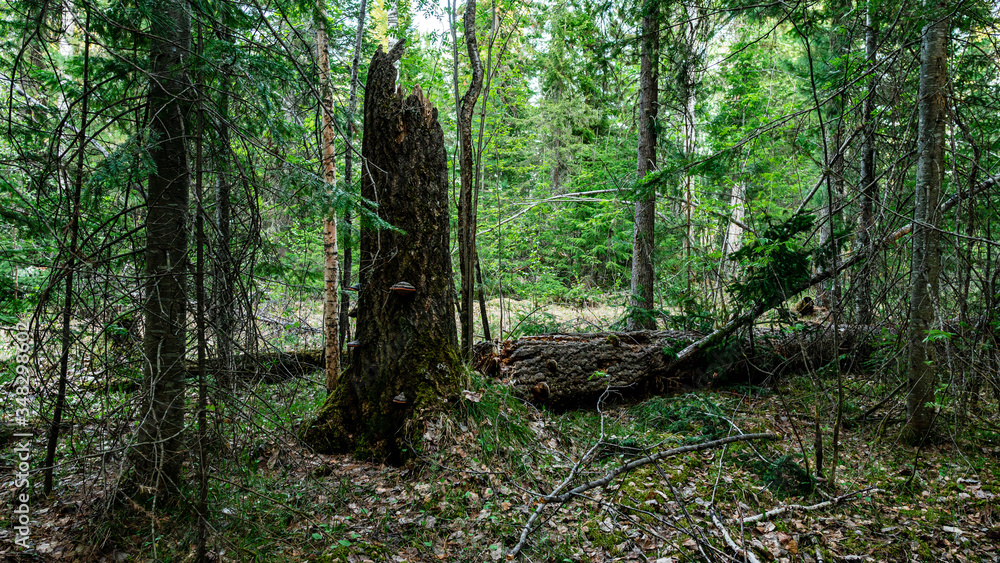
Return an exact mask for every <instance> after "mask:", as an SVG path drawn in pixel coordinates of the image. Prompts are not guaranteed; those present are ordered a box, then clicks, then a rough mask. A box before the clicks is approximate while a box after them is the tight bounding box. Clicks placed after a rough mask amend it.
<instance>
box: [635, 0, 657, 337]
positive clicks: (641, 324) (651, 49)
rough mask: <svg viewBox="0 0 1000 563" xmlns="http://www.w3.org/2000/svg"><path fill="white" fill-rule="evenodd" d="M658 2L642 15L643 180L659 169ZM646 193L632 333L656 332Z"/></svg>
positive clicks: (650, 1)
mask: <svg viewBox="0 0 1000 563" xmlns="http://www.w3.org/2000/svg"><path fill="white" fill-rule="evenodd" d="M659 14H660V8H659V1H658V0H647V1H646V2H645V4H644V6H643V15H642V54H641V55H640V60H639V123H638V127H639V149H638V165H637V171H638V177H639V179H642V178H643V177H645V176H646V174H647V173H648V172H650V171H652V170H654V169H655V168H656V113H657V110H658V105H659V104H658V103H657V98H658V95H659V94H658V84H659V71H658V68H659V63H658V61H659V52H660V30H659V19H660V18H659ZM645 189H646V190H648V192H647V193H644V194H642V195H640V196H639V199H638V200H637V201H636V203H635V232H634V234H633V237H632V284H631V297H630V299H629V305H630V307H631V311H629V315H628V321H627V327H628V329H629V330H639V329H652V328H656V318H655V317H654V316H653V313H652V310H653V303H654V302H653V282H654V281H655V278H654V277H653V248H654V239H653V225H654V220H655V217H656V192H655V191H654V190H653V189H652V188H651V187H646V188H645Z"/></svg>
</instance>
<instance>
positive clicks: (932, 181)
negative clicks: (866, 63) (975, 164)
mask: <svg viewBox="0 0 1000 563" xmlns="http://www.w3.org/2000/svg"><path fill="white" fill-rule="evenodd" d="M949 31H950V24H949V20H948V19H947V18H945V19H942V20H939V21H936V22H932V23H929V24H927V25H926V26H925V27H924V29H923V32H922V35H923V37H922V39H921V45H920V98H919V99H920V101H919V105H918V120H919V121H918V125H917V128H918V133H917V153H918V156H917V176H916V186H915V207H914V210H913V253H912V259H911V261H910V309H909V326H908V329H907V342H908V350H907V359H908V361H909V368H908V384H909V392H908V393H907V396H906V414H907V419H908V421H907V426H906V429H905V432H904V438H905V439H906V440H907V441H909V442H911V443H918V442H920V441H921V440H923V438H924V437H925V436H926V435H927V434H928V432H930V430H931V427H932V423H933V419H934V416H935V412H936V411H935V409H934V407H933V406H932V404H933V402H934V391H935V389H934V388H935V386H936V385H937V369H938V367H937V366H936V365H935V361H934V360H935V356H934V352H933V348H932V343H931V342H930V341H929V340H928V331H929V330H930V329H931V327H932V325H933V322H934V310H935V305H936V302H937V289H938V274H939V273H940V270H941V250H940V248H939V246H938V239H939V235H938V230H937V229H938V224H939V222H940V218H941V214H940V212H939V209H938V206H939V202H940V199H941V184H942V179H943V175H944V132H945V122H946V121H947V98H946V95H947V86H948V38H949Z"/></svg>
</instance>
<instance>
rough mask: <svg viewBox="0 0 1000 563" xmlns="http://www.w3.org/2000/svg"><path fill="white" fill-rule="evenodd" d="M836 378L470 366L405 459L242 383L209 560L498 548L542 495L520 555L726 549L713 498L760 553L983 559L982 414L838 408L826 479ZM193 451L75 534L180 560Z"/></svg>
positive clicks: (991, 492)
mask: <svg viewBox="0 0 1000 563" xmlns="http://www.w3.org/2000/svg"><path fill="white" fill-rule="evenodd" d="M835 382H836V380H835V379H834V377H832V376H820V375H814V376H807V375H804V376H800V377H789V378H786V380H785V381H783V382H782V383H781V384H779V385H776V386H773V387H771V388H756V387H754V388H741V389H729V390H714V391H713V390H708V391H696V392H690V393H685V394H682V395H677V396H665V397H651V398H649V399H647V400H646V401H643V402H640V403H637V404H632V405H623V406H604V407H603V408H602V410H601V412H598V411H595V410H573V411H567V412H553V411H546V410H538V409H536V408H535V407H533V406H531V405H530V404H527V403H525V402H523V401H522V400H520V399H518V398H517V397H516V396H515V395H514V394H513V392H512V391H511V389H510V388H509V387H507V386H505V385H502V384H499V383H497V382H495V381H493V380H490V379H486V378H480V377H478V376H475V377H473V378H472V381H471V385H470V386H471V389H468V390H466V391H465V392H463V397H464V398H463V400H462V401H461V402H460V406H459V407H458V408H457V409H456V410H455V411H454V412H453V413H452V418H451V421H450V422H449V423H447V424H445V425H444V426H447V427H448V428H450V430H449V432H448V433H446V434H447V436H448V439H449V440H450V442H449V443H448V444H446V445H443V447H440V448H437V449H436V450H435V453H434V455H433V457H425V458H422V459H419V460H416V461H415V462H413V463H410V464H408V465H406V466H403V467H390V466H385V465H381V464H373V463H366V462H359V461H355V460H353V459H351V458H350V457H348V456H317V455H314V454H312V453H311V452H309V451H308V449H307V448H304V447H302V445H301V444H300V443H298V442H297V440H296V434H295V432H294V430H295V428H296V427H297V425H298V424H300V423H301V421H302V420H305V419H307V418H308V415H309V414H310V413H312V412H315V409H316V408H318V405H319V404H320V403H321V401H322V396H323V395H324V393H323V391H322V389H321V388H320V387H319V385H318V383H317V384H306V383H304V382H302V381H298V382H296V381H287V382H283V383H280V384H276V385H271V386H266V387H261V386H258V387H255V388H253V392H251V393H248V394H247V396H246V397H244V399H245V400H246V405H247V409H246V413H245V414H246V416H245V417H238V416H234V417H233V419H232V420H230V421H229V422H228V423H227V424H228V426H226V425H223V426H222V427H221V429H220V430H219V434H218V435H217V436H216V439H217V440H218V443H219V446H218V447H217V448H215V449H214V450H213V456H214V457H213V461H212V471H211V474H210V478H209V486H210V488H209V503H208V504H209V513H208V520H209V522H211V525H212V527H211V531H210V535H209V538H210V539H209V545H210V548H211V550H212V552H213V553H215V554H217V555H219V556H221V557H222V558H224V559H231V560H248V561H299V560H310V561H393V560H396V561H442V560H444V561H456V562H479V561H501V560H503V559H504V556H503V554H502V552H503V550H505V549H509V548H511V547H512V546H514V545H515V544H516V543H517V541H518V539H519V537H520V533H521V529H522V526H523V525H524V523H525V522H526V520H527V518H528V516H529V515H530V514H531V513H532V512H534V511H536V510H541V511H542V516H543V517H542V518H540V519H539V522H540V526H539V528H538V529H537V530H535V531H534V532H533V533H532V534H530V535H529V539H528V542H527V543H526V545H525V546H524V548H523V554H524V555H525V556H526V558H528V559H525V560H529V559H530V560H533V561H553V562H563V561H593V560H600V559H602V558H603V559H611V558H618V559H620V560H622V561H640V560H643V559H642V558H646V560H656V559H658V558H664V557H669V558H673V560H675V561H699V560H702V559H700V555H699V553H700V552H699V551H698V550H697V542H695V540H693V539H692V537H693V535H694V536H697V537H699V538H702V539H701V540H699V541H708V542H709V543H711V544H712V545H713V546H715V549H725V547H724V544H723V542H722V540H721V536H720V534H719V532H718V530H717V528H716V527H715V526H714V524H713V523H712V515H713V514H714V515H716V516H718V517H719V518H721V519H722V520H724V521H725V522H727V523H728V524H727V525H728V532H729V533H730V534H731V535H732V536H733V537H735V538H740V537H741V536H740V533H741V532H740V531H741V529H742V531H743V534H744V535H743V536H742V538H743V540H742V541H746V542H750V541H752V540H757V541H758V542H760V543H759V545H758V544H754V545H758V547H756V548H753V549H755V552H756V554H757V557H758V559H760V560H764V559H768V558H769V559H772V560H773V559H780V560H787V561H806V560H807V559H805V558H804V555H803V554H805V553H809V554H810V556H811V557H813V560H814V559H815V553H816V550H817V549H818V550H819V552H820V553H821V555H822V556H823V557H824V559H825V560H837V559H838V558H841V559H842V558H844V557H845V556H847V555H858V556H863V557H868V558H870V559H871V560H876V561H881V560H900V559H909V560H913V559H914V558H916V559H920V560H938V559H941V558H945V556H946V555H947V554H949V553H951V554H953V555H962V556H963V557H964V558H965V559H966V560H969V561H977V560H983V561H988V560H990V559H989V558H988V556H987V555H988V553H989V552H987V551H984V550H985V549H986V547H985V546H987V545H993V544H991V543H990V541H991V540H990V538H992V537H993V536H991V535H990V534H994V535H995V534H997V533H998V532H1000V524H998V519H1000V511H997V510H996V509H995V506H996V505H997V499H998V498H1000V496H998V495H1000V486H998V483H1000V470H998V465H1000V464H998V463H997V457H998V454H1000V443H998V440H997V436H996V433H995V432H993V430H992V429H991V428H990V427H988V426H979V427H973V426H971V425H970V426H967V427H966V430H965V431H964V432H962V433H960V434H959V433H956V432H955V431H954V428H955V426H954V425H953V424H952V423H950V422H948V420H947V417H945V419H943V420H942V425H943V429H942V431H943V432H945V433H947V432H952V434H951V435H952V439H951V440H950V441H939V442H937V443H935V444H934V445H932V446H928V447H925V448H922V449H919V450H915V449H913V448H908V447H904V446H902V445H900V444H899V443H897V442H896V440H895V438H894V433H895V432H898V429H899V427H900V423H898V422H894V421H893V419H894V418H895V417H894V416H892V415H891V413H890V416H888V417H887V420H881V419H876V418H874V417H872V418H871V419H864V418H856V419H855V422H854V424H853V425H851V426H850V427H844V428H842V429H841V434H840V452H839V454H838V455H839V460H838V465H837V474H836V484H835V485H834V484H833V483H831V482H830V478H831V467H832V459H833V454H832V444H831V435H832V427H833V424H834V422H835V419H834V416H833V413H834V412H835V411H834V410H833V409H831V408H828V407H825V406H824V407H823V408H817V405H821V404H823V403H822V401H825V400H826V398H827V397H829V396H830V391H831V390H832V389H833V385H835ZM892 387H893V385H892V382H891V381H887V382H885V383H884V384H880V385H879V386H877V387H875V389H876V391H874V392H871V391H869V392H868V393H867V394H866V393H863V392H862V389H864V386H863V385H862V384H861V382H860V381H858V380H855V379H854V378H853V377H849V378H848V381H847V384H846V391H847V393H846V394H845V398H846V399H847V400H848V401H849V402H851V403H852V404H853V405H855V407H854V408H856V409H857V410H858V411H859V412H864V411H866V410H868V409H870V408H871V407H872V406H874V405H875V404H876V403H877V402H878V401H880V400H881V399H882V398H883V397H884V395H882V393H889V392H891V390H892ZM882 414H885V413H882ZM817 415H818V419H817ZM817 421H818V425H819V428H820V432H821V438H822V440H823V443H824V448H825V449H824V471H823V475H822V476H818V475H816V465H815V462H816V456H815V453H816V452H815V451H814V448H815V444H816V440H815V429H816V427H817ZM753 432H774V433H777V434H780V435H781V439H780V440H777V441H773V442H766V441H761V442H753V443H733V444H730V445H728V446H725V447H719V448H714V449H709V450H705V451H700V452H688V453H682V454H679V455H675V456H672V457H667V458H665V459H662V460H660V461H658V462H656V463H648V464H645V465H641V466H639V467H636V468H635V469H633V470H631V471H629V472H626V473H624V474H621V475H619V476H617V477H615V478H613V479H611V480H609V481H608V482H607V483H606V484H603V485H601V486H598V487H594V488H591V489H587V490H586V491H585V492H584V493H582V494H581V496H578V497H574V498H573V499H571V500H570V501H569V502H567V503H565V504H552V505H547V504H545V503H540V502H539V501H540V499H541V497H542V496H544V495H546V494H548V493H550V492H552V491H553V488H554V487H556V486H557V485H558V484H560V483H565V487H564V488H563V489H562V490H568V489H570V488H572V487H576V486H580V485H585V484H586V483H589V482H592V481H594V480H596V479H599V478H601V477H602V476H604V475H606V474H607V473H608V472H609V471H614V470H615V469H616V468H619V467H622V466H623V465H624V464H626V463H629V462H632V461H635V460H638V459H641V458H643V457H645V456H648V455H650V454H653V453H655V452H658V451H663V450H666V449H670V448H678V447H683V446H689V445H693V444H698V443H702V442H706V441H711V440H717V439H720V438H723V437H726V436H732V435H736V434H740V433H753ZM196 467H197V464H196V463H195V460H194V459H192V461H191V464H190V465H189V470H190V471H189V475H190V477H191V479H189V480H188V481H187V482H186V483H185V484H184V486H183V488H182V492H183V495H182V498H181V501H180V502H179V503H178V505H177V506H173V507H167V508H163V507H152V506H146V505H144V506H139V505H135V504H134V503H131V502H120V503H117V504H113V505H112V507H111V508H110V509H109V510H108V511H106V512H105V513H103V514H102V515H101V517H100V518H98V519H95V520H94V522H95V523H94V524H91V525H89V526H86V527H84V528H81V530H83V529H86V531H87V532H86V534H84V533H80V534H78V535H77V536H76V538H77V539H76V541H78V542H80V543H86V544H87V545H90V546H91V547H92V548H94V550H95V552H97V553H99V554H103V555H112V554H114V553H116V552H123V553H126V554H128V555H129V558H130V560H137V561H147V560H149V561H153V560H156V561H171V560H188V559H190V557H191V555H192V546H193V545H194V542H195V540H196V537H197V533H196V530H197V519H196V518H195V517H194V516H192V515H193V514H194V513H195V510H194V509H195V507H196V505H197V498H198V489H197V479H196V478H195V477H196V471H195V468H196ZM851 492H858V493H859V495H858V496H857V497H856V498H851V499H850V500H849V501H847V502H844V503H842V504H838V505H833V506H828V507H825V508H821V509H817V510H815V511H812V512H797V513H788V514H785V515H781V516H776V517H773V518H768V519H764V520H763V521H762V522H759V523H755V524H752V525H750V524H748V525H746V526H742V527H741V525H740V524H739V522H738V520H734V519H738V518H739V516H740V515H743V516H744V517H749V516H753V515H757V514H760V513H762V512H764V511H767V510H770V509H773V508H775V507H779V506H782V505H786V504H799V505H814V504H816V503H820V502H823V501H825V500H828V499H829V498H832V497H835V496H837V495H842V494H845V493H851ZM946 529H947V530H956V529H957V530H962V532H961V533H960V534H958V535H957V536H956V532H954V531H948V532H946V531H945V530H946ZM738 541H740V540H738ZM692 542H695V543H692ZM760 546H764V549H763V550H762V549H761V548H760ZM766 553H770V554H771V557H768V556H767V555H766ZM993 553H995V552H993Z"/></svg>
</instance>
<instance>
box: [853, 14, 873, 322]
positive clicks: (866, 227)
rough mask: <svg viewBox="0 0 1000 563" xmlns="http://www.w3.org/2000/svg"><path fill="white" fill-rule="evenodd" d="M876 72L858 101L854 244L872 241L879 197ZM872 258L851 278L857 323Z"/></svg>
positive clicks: (867, 312) (865, 305)
mask: <svg viewBox="0 0 1000 563" xmlns="http://www.w3.org/2000/svg"><path fill="white" fill-rule="evenodd" d="M865 20H866V21H865V24H866V25H865V60H866V62H867V66H868V67H869V68H870V67H871V66H873V65H874V64H875V62H876V61H875V53H876V50H877V48H878V31H876V29H875V23H874V19H873V18H872V14H871V8H869V11H868V13H867V14H866V16H865ZM877 76H878V75H877V73H875V72H873V73H872V74H871V76H870V77H869V78H868V91H867V92H866V93H865V99H864V100H862V102H861V126H862V129H863V131H864V139H863V140H862V144H861V198H860V200H859V203H858V206H859V212H858V238H857V247H858V248H859V249H864V248H867V247H868V245H870V244H871V241H872V231H873V230H874V228H875V214H874V211H873V210H874V207H875V198H876V197H878V182H877V180H876V179H875V122H874V119H873V116H872V114H873V113H874V112H873V110H874V108H875V93H876V87H877V85H878V78H877ZM871 276H872V265H871V261H870V260H869V261H866V262H865V263H863V264H862V265H861V267H860V268H858V270H857V272H856V273H855V278H854V295H855V306H856V311H855V313H856V317H857V323H858V324H861V325H868V324H871V323H872V320H873V319H874V315H873V312H872V300H871Z"/></svg>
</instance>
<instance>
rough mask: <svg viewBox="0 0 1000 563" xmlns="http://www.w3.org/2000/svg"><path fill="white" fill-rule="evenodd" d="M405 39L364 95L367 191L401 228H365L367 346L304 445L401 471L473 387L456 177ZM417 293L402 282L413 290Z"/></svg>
mask: <svg viewBox="0 0 1000 563" xmlns="http://www.w3.org/2000/svg"><path fill="white" fill-rule="evenodd" d="M403 45H404V42H403V41H400V42H399V43H397V44H396V46H395V47H393V49H392V50H391V51H390V52H389V54H388V55H387V54H385V53H384V52H382V50H381V49H379V51H378V52H377V53H376V54H375V56H374V58H373V59H372V63H371V66H370V67H369V70H368V83H367V85H366V87H365V110H364V111H365V126H364V127H365V128H364V137H363V139H362V156H363V158H364V159H365V160H366V161H367V162H369V163H370V166H369V167H367V168H366V170H365V174H364V175H363V176H362V183H361V195H362V196H363V197H365V198H367V199H369V200H372V201H378V202H379V206H378V209H377V212H378V215H379V217H380V218H381V219H382V220H384V221H386V222H387V223H389V224H391V225H393V226H394V227H397V228H398V229H399V230H376V229H374V228H372V227H371V226H370V225H365V222H364V221H363V222H362V229H361V251H360V256H359V258H360V270H361V272H362V274H361V276H362V280H361V290H360V291H359V295H358V325H357V327H358V328H357V340H356V341H355V342H352V343H351V344H350V346H349V349H350V350H352V352H350V355H351V361H350V362H349V365H350V367H349V369H348V370H347V371H345V372H344V376H343V377H342V378H341V380H340V382H339V384H338V386H337V388H336V389H335V390H334V392H333V393H331V394H330V395H329V396H328V397H327V400H326V403H325V404H324V406H323V407H322V409H321V410H320V413H319V416H318V418H317V420H316V421H314V422H313V423H312V424H310V425H309V426H308V427H307V429H306V431H305V433H304V436H303V437H304V439H305V440H306V442H308V443H310V444H311V445H312V446H313V447H315V448H316V449H317V450H318V451H320V452H333V451H345V450H352V449H353V450H354V452H355V453H356V454H357V455H359V456H361V457H365V458H369V459H377V460H386V461H389V462H391V463H400V462H402V461H404V460H405V459H407V458H408V457H410V456H412V455H413V452H414V447H413V445H412V444H410V442H411V441H412V440H417V439H419V438H420V436H422V435H423V426H424V423H425V422H427V421H428V420H430V419H431V417H436V416H438V415H440V414H441V413H442V411H444V410H446V409H450V408H451V407H450V404H451V403H452V402H454V401H457V400H458V397H459V394H460V391H461V389H462V386H463V385H465V384H466V382H465V380H464V379H463V376H462V372H461V371H460V365H461V360H460V358H459V353H458V342H457V337H456V336H457V335H456V330H455V315H454V302H453V300H452V292H453V285H452V270H451V255H450V252H449V251H448V243H449V217H448V215H449V213H448V173H447V154H446V152H445V148H444V133H443V132H442V130H441V125H440V124H439V123H438V119H437V117H438V112H437V109H436V108H434V107H433V106H431V104H430V102H428V101H427V99H426V98H425V97H424V95H423V93H422V92H421V91H420V88H419V87H415V88H414V89H413V93H412V94H411V95H410V96H406V97H404V94H403V93H402V91H401V90H397V88H396V84H395V81H396V68H395V64H394V63H395V62H396V61H397V60H399V57H400V56H401V54H402V51H403ZM401 282H405V284H407V285H403V283H401Z"/></svg>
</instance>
